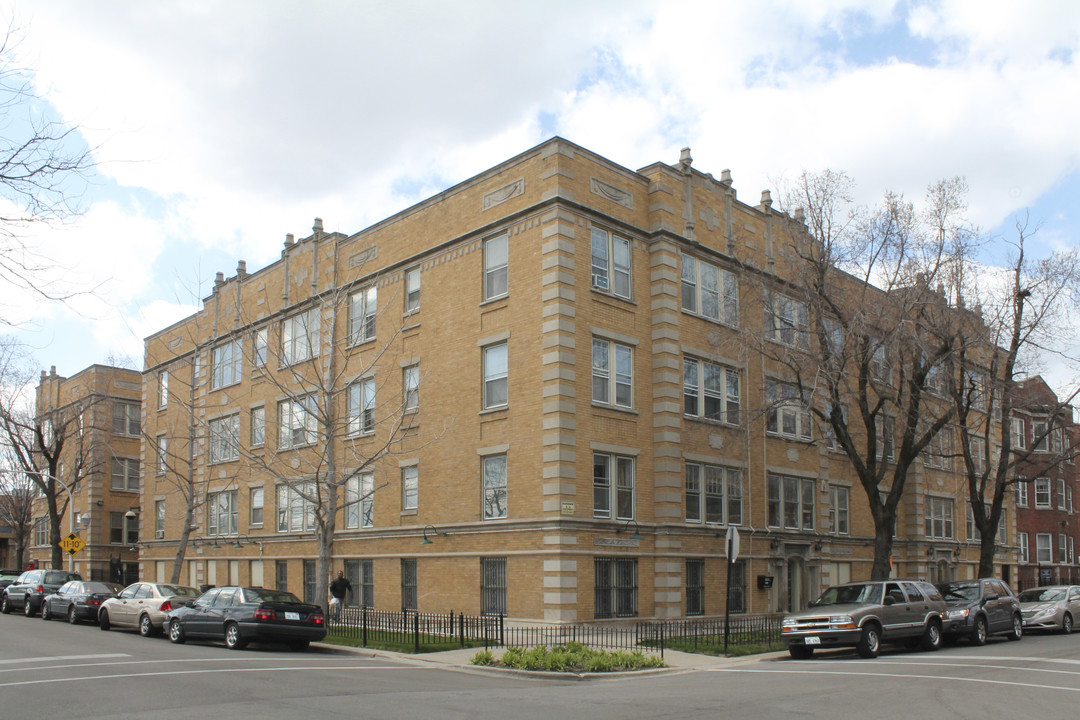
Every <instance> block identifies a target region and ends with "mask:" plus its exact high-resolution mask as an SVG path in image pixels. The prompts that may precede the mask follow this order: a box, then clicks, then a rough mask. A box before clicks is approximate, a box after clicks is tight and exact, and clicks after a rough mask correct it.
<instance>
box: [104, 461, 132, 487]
mask: <svg viewBox="0 0 1080 720" xmlns="http://www.w3.org/2000/svg"><path fill="white" fill-rule="evenodd" d="M117 478H119V480H117ZM109 488H110V489H112V490H119V491H121V492H139V459H138V458H126V457H113V459H112V465H111V468H110V471H109Z"/></svg>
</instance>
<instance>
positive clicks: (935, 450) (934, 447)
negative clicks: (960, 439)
mask: <svg viewBox="0 0 1080 720" xmlns="http://www.w3.org/2000/svg"><path fill="white" fill-rule="evenodd" d="M951 439H952V436H951V435H950V433H949V429H948V428H942V429H941V430H940V431H939V432H938V433H937V434H936V435H934V436H933V437H932V438H930V442H929V443H927V445H926V447H925V448H923V453H922V460H923V465H925V466H926V467H934V468H942V469H946V470H947V469H949V467H950V465H951V463H950V461H949V460H950V458H949V456H950V454H951V453H952V442H951ZM972 450H974V448H972Z"/></svg>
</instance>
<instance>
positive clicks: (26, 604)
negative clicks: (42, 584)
mask: <svg viewBox="0 0 1080 720" xmlns="http://www.w3.org/2000/svg"><path fill="white" fill-rule="evenodd" d="M22 611H23V615H25V616H26V617H34V603H32V602H30V596H29V595H27V596H26V597H24V598H23V606H22Z"/></svg>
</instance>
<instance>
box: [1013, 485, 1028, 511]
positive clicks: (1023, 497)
mask: <svg viewBox="0 0 1080 720" xmlns="http://www.w3.org/2000/svg"><path fill="white" fill-rule="evenodd" d="M1016 504H1017V505H1018V506H1019V507H1027V504H1028V484H1027V482H1026V481H1025V480H1023V479H1022V478H1017V479H1016Z"/></svg>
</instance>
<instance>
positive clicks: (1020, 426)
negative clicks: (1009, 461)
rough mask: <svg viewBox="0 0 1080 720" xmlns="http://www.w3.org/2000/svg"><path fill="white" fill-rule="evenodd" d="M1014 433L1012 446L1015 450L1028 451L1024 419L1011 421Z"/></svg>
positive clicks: (1016, 418) (1015, 418)
mask: <svg viewBox="0 0 1080 720" xmlns="http://www.w3.org/2000/svg"><path fill="white" fill-rule="evenodd" d="M1010 425H1011V431H1012V444H1013V449H1015V450H1026V449H1027V433H1026V432H1024V418H1018V417H1014V418H1012V419H1011V420H1010Z"/></svg>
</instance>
